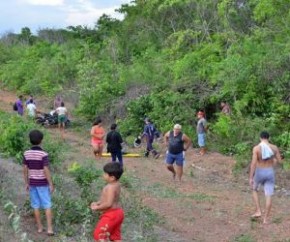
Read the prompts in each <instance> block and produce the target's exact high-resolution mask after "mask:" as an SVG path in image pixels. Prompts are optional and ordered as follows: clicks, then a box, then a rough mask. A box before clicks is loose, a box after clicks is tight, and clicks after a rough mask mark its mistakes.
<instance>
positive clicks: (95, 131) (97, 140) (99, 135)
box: [91, 118, 106, 158]
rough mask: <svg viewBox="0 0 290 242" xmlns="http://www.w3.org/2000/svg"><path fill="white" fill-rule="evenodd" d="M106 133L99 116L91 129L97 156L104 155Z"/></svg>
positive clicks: (92, 141)
mask: <svg viewBox="0 0 290 242" xmlns="http://www.w3.org/2000/svg"><path fill="white" fill-rule="evenodd" d="M105 134H106V132H105V130H104V128H103V126H102V120H101V119H100V118H97V119H96V121H95V122H94V123H93V127H92V129H91V136H92V139H91V144H92V147H93V152H94V155H95V157H96V158H101V157H102V153H103V148H104V137H105Z"/></svg>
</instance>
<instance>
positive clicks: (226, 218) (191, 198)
mask: <svg viewBox="0 0 290 242" xmlns="http://www.w3.org/2000/svg"><path fill="white" fill-rule="evenodd" d="M14 101H15V95H14V94H13V93H10V92H7V91H3V90H2V91H0V109H2V110H5V111H11V112H12V103H13V102H14ZM39 103H44V102H41V101H40V102H39ZM51 133H52V134H54V135H55V136H56V137H58V132H57V129H51ZM65 139H66V142H67V143H68V144H69V145H70V146H71V147H72V149H70V151H68V152H69V154H68V156H67V157H68V158H67V159H66V160H65V161H64V163H63V166H64V167H66V166H68V165H70V164H71V163H72V162H74V161H78V162H80V163H81V162H82V161H84V159H85V158H92V152H91V148H90V145H89V134H84V132H73V131H70V130H69V129H68V130H67V132H66V134H65ZM159 146H160V147H161V151H162V154H164V152H165V150H164V148H163V147H162V143H161V144H159ZM131 151H132V152H134V153H135V152H140V149H139V150H138V149H137V150H136V149H131ZM108 161H109V158H103V159H102V160H101V161H98V162H97V163H96V166H98V167H101V166H102V165H103V164H105V162H108ZM235 162H236V161H235V160H234V159H233V158H232V157H227V156H224V155H221V154H219V153H216V152H213V151H212V152H208V153H207V154H206V155H205V156H202V157H201V156H198V155H197V150H195V149H191V150H189V151H187V152H186V165H185V167H184V176H183V178H184V179H183V181H182V183H181V184H179V183H177V182H174V181H173V180H172V176H171V174H170V173H169V172H168V171H167V170H166V167H165V165H164V157H160V158H159V159H157V160H155V159H153V158H152V157H149V158H143V157H142V158H127V159H125V169H126V173H128V174H129V176H131V177H134V178H136V181H137V183H138V186H139V191H138V195H139V196H140V197H141V199H142V202H143V203H144V205H146V206H148V207H150V208H152V209H153V210H154V211H156V212H157V213H158V214H159V215H160V217H161V218H162V219H161V221H160V224H158V226H157V227H156V229H155V232H156V233H157V234H158V236H159V239H158V241H161V242H164V241H175V242H179V241H180V242H189V241H205V242H207V241H208V242H211V241H217V242H223V241H258V242H272V241H277V242H278V241H281V242H282V241H290V230H289V228H290V210H289V209H288V205H289V202H290V183H289V178H290V172H289V171H284V170H282V169H281V168H280V167H277V169H276V172H277V177H276V180H277V182H276V185H277V187H276V194H275V196H274V197H273V208H272V213H271V222H270V224H268V225H263V224H262V223H261V221H260V220H256V221H253V220H251V219H250V216H251V214H252V213H253V212H254V208H253V203H252V198H251V191H250V189H249V186H248V174H247V171H246V170H244V171H242V172H241V173H240V174H238V175H234V174H233V172H232V170H233V167H234V165H235ZM192 164H193V165H194V166H192ZM0 168H1V169H6V170H8V173H7V174H9V175H10V176H11V177H15V176H21V174H19V172H20V171H19V170H18V169H17V168H15V167H14V168H13V167H12V166H8V165H7V162H3V161H2V162H0ZM260 195H261V196H260V197H261V203H262V204H263V205H264V199H263V192H262V191H261V193H260ZM22 196H24V195H23V194H22ZM0 215H1V217H2V214H0ZM0 222H1V221H0ZM23 224H24V225H23V228H25V229H26V231H28V233H30V234H31V236H32V238H34V239H36V240H37V238H35V237H36V236H37V235H35V234H34V233H33V232H32V231H33V230H32V229H31V228H33V227H34V221H33V219H31V218H28V219H25V220H23ZM1 228H2V225H1V224H0V231H1ZM2 236H3V235H2ZM10 237H11V235H10ZM10 237H9V235H8V234H7V238H6V240H5V241H15V240H11V239H9V238H10ZM1 241H2V240H1ZM42 241H45V238H43V240H42Z"/></svg>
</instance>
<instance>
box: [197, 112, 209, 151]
mask: <svg viewBox="0 0 290 242" xmlns="http://www.w3.org/2000/svg"><path fill="white" fill-rule="evenodd" d="M197 118H198V122H197V126H196V132H197V141H198V146H199V147H200V151H199V154H200V155H204V154H205V152H206V143H205V142H206V139H205V138H206V130H207V122H206V119H205V118H204V112H203V111H199V112H198V113H197Z"/></svg>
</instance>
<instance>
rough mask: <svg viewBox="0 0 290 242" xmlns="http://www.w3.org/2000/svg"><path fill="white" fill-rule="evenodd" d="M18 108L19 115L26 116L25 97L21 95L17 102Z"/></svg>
mask: <svg viewBox="0 0 290 242" xmlns="http://www.w3.org/2000/svg"><path fill="white" fill-rule="evenodd" d="M16 107H17V110H16V111H17V113H18V114H19V115H20V116H23V114H24V107H23V96H22V95H20V96H19V99H18V100H17V101H16Z"/></svg>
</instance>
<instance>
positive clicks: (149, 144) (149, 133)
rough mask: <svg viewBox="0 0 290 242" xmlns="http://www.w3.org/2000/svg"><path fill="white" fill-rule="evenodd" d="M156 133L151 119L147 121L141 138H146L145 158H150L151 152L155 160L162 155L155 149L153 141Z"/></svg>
mask: <svg viewBox="0 0 290 242" xmlns="http://www.w3.org/2000/svg"><path fill="white" fill-rule="evenodd" d="M155 133H156V128H155V126H154V124H152V123H151V120H150V119H149V118H146V119H145V126H144V132H143V134H142V136H141V139H142V138H143V137H145V138H146V152H145V157H148V156H149V154H150V152H152V154H153V156H154V158H155V159H157V158H158V157H159V156H160V154H159V153H158V152H157V151H156V150H155V149H154V148H153V141H154V137H155Z"/></svg>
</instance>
